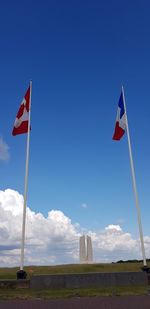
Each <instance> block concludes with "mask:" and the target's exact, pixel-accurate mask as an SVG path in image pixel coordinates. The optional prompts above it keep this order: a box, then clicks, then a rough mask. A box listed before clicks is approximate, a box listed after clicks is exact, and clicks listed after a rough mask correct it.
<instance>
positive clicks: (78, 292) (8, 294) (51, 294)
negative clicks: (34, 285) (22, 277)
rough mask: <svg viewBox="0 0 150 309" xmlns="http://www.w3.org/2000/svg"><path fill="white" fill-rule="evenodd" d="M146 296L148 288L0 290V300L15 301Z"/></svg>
mask: <svg viewBox="0 0 150 309" xmlns="http://www.w3.org/2000/svg"><path fill="white" fill-rule="evenodd" d="M143 294H148V287H145V286H144V287H143V286H142V287H131V286H130V287H117V288H114V287H113V288H99V289H59V290H40V291H38V290H30V289H0V300H9V299H11V300H13V299H14V300H15V299H58V298H59V299H62V298H71V297H85V296H88V297H94V296H114V295H117V296H122V295H143Z"/></svg>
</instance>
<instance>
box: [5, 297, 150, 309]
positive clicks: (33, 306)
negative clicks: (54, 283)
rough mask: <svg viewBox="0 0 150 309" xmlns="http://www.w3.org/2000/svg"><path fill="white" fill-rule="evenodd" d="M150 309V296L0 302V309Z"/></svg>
mask: <svg viewBox="0 0 150 309" xmlns="http://www.w3.org/2000/svg"><path fill="white" fill-rule="evenodd" d="M51 308H54V309H99V308H100V309H150V296H148V295H143V296H120V297H119V296H113V297H84V298H71V299H62V300H31V301H29V300H26V301H22V300H18V301H0V309H51Z"/></svg>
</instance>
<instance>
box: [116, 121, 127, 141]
mask: <svg viewBox="0 0 150 309" xmlns="http://www.w3.org/2000/svg"><path fill="white" fill-rule="evenodd" d="M124 133H125V130H123V129H122V128H121V127H119V121H117V122H116V126H115V132H114V135H113V140H115V141H119V140H120V139H121V137H122V136H123V135H124Z"/></svg>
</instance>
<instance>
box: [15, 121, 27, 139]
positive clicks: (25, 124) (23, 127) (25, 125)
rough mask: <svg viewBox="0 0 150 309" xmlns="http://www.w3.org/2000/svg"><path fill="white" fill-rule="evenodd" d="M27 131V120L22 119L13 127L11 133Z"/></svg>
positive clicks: (16, 133)
mask: <svg viewBox="0 0 150 309" xmlns="http://www.w3.org/2000/svg"><path fill="white" fill-rule="evenodd" d="M27 132H28V121H23V122H22V123H21V125H20V126H19V127H18V128H15V127H14V128H13V131H12V135H13V136H15V135H18V134H23V133H27Z"/></svg>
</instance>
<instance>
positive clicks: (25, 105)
mask: <svg viewBox="0 0 150 309" xmlns="http://www.w3.org/2000/svg"><path fill="white" fill-rule="evenodd" d="M29 108H30V86H29V88H28V90H27V92H26V94H25V96H24V98H23V100H22V102H21V105H20V108H19V110H18V113H17V116H16V119H15V123H14V127H13V131H12V135H14V136H15V135H18V134H23V133H27V132H28V124H29Z"/></svg>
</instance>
